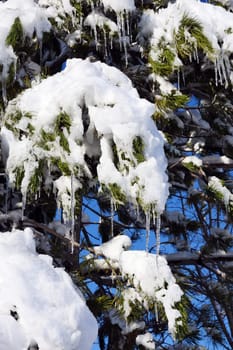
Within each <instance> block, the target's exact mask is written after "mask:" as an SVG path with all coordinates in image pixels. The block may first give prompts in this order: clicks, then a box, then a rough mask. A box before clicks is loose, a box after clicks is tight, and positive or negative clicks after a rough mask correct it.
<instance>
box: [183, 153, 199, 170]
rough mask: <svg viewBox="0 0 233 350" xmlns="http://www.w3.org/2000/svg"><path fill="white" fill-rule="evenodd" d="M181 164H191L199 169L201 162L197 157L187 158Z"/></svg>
mask: <svg viewBox="0 0 233 350" xmlns="http://www.w3.org/2000/svg"><path fill="white" fill-rule="evenodd" d="M182 163H183V164H189V163H191V164H193V165H195V166H196V167H198V168H200V167H201V166H202V160H201V159H200V158H198V157H197V156H187V157H185V158H184V159H183V160H182Z"/></svg>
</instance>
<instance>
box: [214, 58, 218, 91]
mask: <svg viewBox="0 0 233 350" xmlns="http://www.w3.org/2000/svg"><path fill="white" fill-rule="evenodd" d="M214 74H215V86H218V67H217V57H216V59H215V61H214Z"/></svg>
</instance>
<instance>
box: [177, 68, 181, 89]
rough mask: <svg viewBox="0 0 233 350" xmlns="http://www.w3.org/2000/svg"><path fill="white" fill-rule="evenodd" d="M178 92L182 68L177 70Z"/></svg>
mask: <svg viewBox="0 0 233 350" xmlns="http://www.w3.org/2000/svg"><path fill="white" fill-rule="evenodd" d="M177 90H179V91H180V68H179V67H178V68H177Z"/></svg>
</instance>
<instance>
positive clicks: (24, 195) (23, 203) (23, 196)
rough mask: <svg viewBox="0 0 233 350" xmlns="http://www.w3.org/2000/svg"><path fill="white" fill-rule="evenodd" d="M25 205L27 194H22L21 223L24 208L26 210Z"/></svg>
mask: <svg viewBox="0 0 233 350" xmlns="http://www.w3.org/2000/svg"><path fill="white" fill-rule="evenodd" d="M26 203H27V194H26V193H22V212H21V217H22V221H23V218H24V212H25V208H26Z"/></svg>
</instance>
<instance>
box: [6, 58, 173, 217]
mask: <svg viewBox="0 0 233 350" xmlns="http://www.w3.org/2000/svg"><path fill="white" fill-rule="evenodd" d="M84 110H87V112H88V116H87V117H86V118H87V120H86V123H87V126H86V128H87V130H84V129H85V125H84V124H85V120H84V121H83V118H84V117H83V111H84ZM154 110H155V107H154V104H152V103H150V102H148V101H147V100H145V99H142V98H140V97H139V95H138V92H137V90H136V89H135V88H133V86H132V83H131V81H130V79H129V78H127V77H126V75H124V74H123V73H122V72H120V71H119V70H118V69H116V68H114V67H110V66H108V65H106V64H104V63H101V62H94V63H91V62H90V61H89V60H88V59H86V60H81V59H71V60H68V61H67V65H66V68H65V70H64V71H62V72H61V73H57V74H55V75H54V76H51V77H49V78H47V79H45V80H42V81H41V82H40V83H39V84H35V85H34V86H33V87H32V88H30V89H27V90H26V91H24V92H23V93H22V94H21V95H19V96H18V97H17V98H16V99H14V100H13V101H10V102H9V104H8V107H7V109H6V113H5V126H4V127H3V128H2V142H3V147H4V148H5V153H6V156H8V159H7V171H8V174H9V180H10V183H11V184H14V183H15V182H16V180H17V176H16V175H17V171H18V170H17V169H21V170H22V171H23V174H24V175H23V178H22V182H21V192H22V194H23V196H24V198H25V197H26V195H27V192H28V191H30V189H31V187H32V186H31V183H32V179H33V176H35V173H36V172H37V169H38V168H41V162H43V166H44V164H45V163H46V164H47V168H48V169H49V168H51V167H52V166H53V163H54V161H56V164H58V165H59V164H60V166H59V167H60V170H61V172H62V176H61V177H60V178H58V179H56V181H55V182H54V183H53V186H54V191H55V192H57V193H58V199H59V201H60V203H61V204H62V207H63V209H64V213H66V214H67V216H68V217H69V213H70V210H71V198H70V197H71V196H69V195H68V194H69V193H71V192H72V189H71V174H75V175H76V176H75V179H74V182H73V186H72V187H73V190H77V189H78V188H81V187H82V186H83V183H82V181H81V180H80V179H81V178H82V179H83V178H84V179H85V180H84V182H85V186H87V184H88V183H90V184H91V185H93V175H92V173H91V171H90V169H89V167H88V165H87V163H86V161H85V156H88V157H89V158H93V159H94V158H95V159H98V164H97V169H96V170H97V177H98V182H99V184H100V185H101V188H102V189H108V191H109V192H110V195H111V196H112V197H113V200H114V201H115V202H116V203H121V204H122V203H124V202H125V200H126V198H127V200H128V201H131V202H132V203H134V204H135V205H136V204H137V205H138V204H140V205H141V206H142V207H143V208H144V209H145V210H151V208H153V209H155V210H156V212H159V213H161V212H162V211H163V209H164V206H165V203H166V200H167V197H168V180H167V174H166V167H167V160H166V157H165V154H164V150H163V144H164V140H163V136H162V135H161V134H160V132H159V131H158V130H157V128H156V126H155V123H154V121H153V120H152V115H153V113H154ZM15 116H19V117H17V121H15V119H16V118H15ZM11 119H12V120H11ZM12 123H14V130H15V132H13V131H12V130H10V128H9V127H8V126H9V125H11V124H12ZM19 133H20V134H21V135H23V136H22V137H21V138H20V139H19V138H18V135H19ZM29 149H30V150H31V151H30V153H29V152H28V150H29ZM19 150H20V151H19ZM116 154H117V159H118V164H117V165H116V163H115V160H114V158H116ZM39 175H40V179H42V178H43V176H44V174H39ZM49 182H51V184H52V182H53V181H52V179H51V181H50V177H49V171H48V172H47V173H46V184H47V185H48V186H49ZM37 183H38V185H40V181H37ZM33 190H34V191H35V190H37V189H35V188H33Z"/></svg>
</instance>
